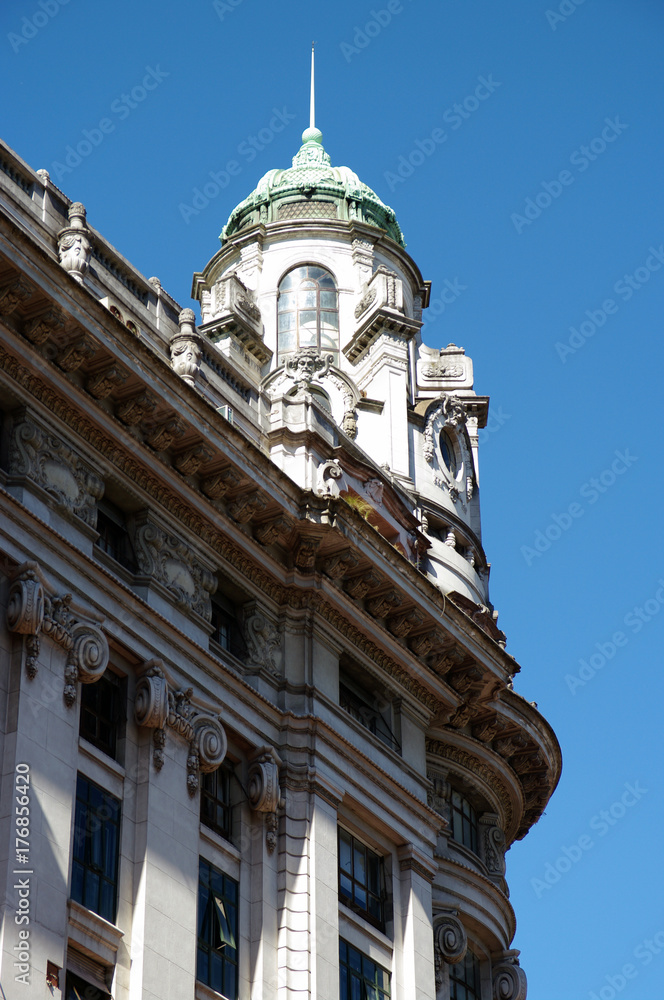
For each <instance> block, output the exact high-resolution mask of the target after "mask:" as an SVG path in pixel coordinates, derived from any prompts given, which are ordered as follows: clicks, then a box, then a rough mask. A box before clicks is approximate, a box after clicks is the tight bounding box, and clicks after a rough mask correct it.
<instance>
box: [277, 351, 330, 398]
mask: <svg viewBox="0 0 664 1000" xmlns="http://www.w3.org/2000/svg"><path fill="white" fill-rule="evenodd" d="M333 360H334V359H333V357H332V355H331V354H326V355H325V356H321V355H320V354H319V353H318V351H317V350H316V348H315V347H305V348H303V349H302V350H301V351H297V353H295V354H292V355H291V356H290V357H289V358H287V360H286V372H287V373H288V374H289V375H290V376H291V378H292V379H293V381H294V382H295V384H296V385H297V386H299V387H300V388H304V387H306V386H308V385H310V384H311V382H312V381H313V380H314V379H321V378H324V376H325V375H327V373H328V372H329V370H330V365H331V364H332V361H333Z"/></svg>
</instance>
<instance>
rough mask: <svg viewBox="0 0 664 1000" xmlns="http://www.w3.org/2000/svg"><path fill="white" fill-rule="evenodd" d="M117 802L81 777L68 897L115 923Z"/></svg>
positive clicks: (117, 835)
mask: <svg viewBox="0 0 664 1000" xmlns="http://www.w3.org/2000/svg"><path fill="white" fill-rule="evenodd" d="M119 847H120V802H119V801H118V799H116V798H115V797H114V796H113V795H109V794H108V792H105V791H104V789H103V788H100V787H99V785H95V784H94V783H93V782H92V781H90V780H89V779H88V778H84V777H83V775H82V774H79V775H78V779H77V781H76V815H75V818H74V856H73V861H72V878H71V897H72V899H74V900H75V901H76V902H77V903H81V904H82V905H83V906H86V907H87V908H88V910H92V911H93V912H94V913H98V914H99V916H100V917H104V918H105V919H106V920H109V921H110V922H111V923H112V924H113V923H115V915H116V906H117V895H118V856H119Z"/></svg>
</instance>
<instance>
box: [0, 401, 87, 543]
mask: <svg viewBox="0 0 664 1000" xmlns="http://www.w3.org/2000/svg"><path fill="white" fill-rule="evenodd" d="M9 474H10V476H16V477H17V478H25V479H28V480H30V482H33V483H35V484H36V485H37V486H39V487H40V488H41V489H42V490H44V491H45V492H46V493H48V494H49V496H50V497H52V498H53V500H54V501H55V504H56V509H58V510H60V511H61V512H62V513H65V514H68V515H71V514H73V515H75V516H76V517H79V518H80V519H81V520H82V521H84V522H85V523H86V524H88V525H89V526H90V527H91V528H94V527H95V525H96V523H97V507H96V502H97V500H99V499H100V498H101V497H102V496H103V495H104V482H103V480H102V479H101V478H100V477H99V476H98V475H97V474H96V472H95V470H94V469H93V468H92V466H90V465H88V463H87V462H84V461H83V459H82V458H81V457H80V455H79V454H78V453H77V452H76V451H74V449H73V448H71V447H70V446H69V445H68V444H67V443H66V442H65V441H63V439H62V438H60V437H58V436H57V435H56V434H53V433H51V431H50V430H47V429H46V428H45V427H43V426H42V425H41V424H40V423H38V422H37V421H36V420H35V419H34V418H33V417H32V416H30V415H28V413H27V411H26V410H21V411H19V413H18V414H16V415H15V416H14V419H13V422H12V429H11V440H10V445H9Z"/></svg>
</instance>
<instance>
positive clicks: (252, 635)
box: [242, 605, 281, 676]
mask: <svg viewBox="0 0 664 1000" xmlns="http://www.w3.org/2000/svg"><path fill="white" fill-rule="evenodd" d="M242 635H243V638H244V641H245V643H246V646H247V667H248V668H249V670H259V669H261V668H262V667H265V669H267V670H269V671H270V673H271V674H275V675H276V676H279V675H280V663H281V655H280V646H281V636H280V635H279V630H278V629H277V628H276V626H275V625H274V624H273V622H271V621H270V620H269V619H268V618H267V617H266V615H264V614H263V613H262V611H260V610H259V609H258V608H257V607H256V606H255V605H252V606H250V607H249V608H248V609H247V610H246V611H245V614H244V619H243V623H242Z"/></svg>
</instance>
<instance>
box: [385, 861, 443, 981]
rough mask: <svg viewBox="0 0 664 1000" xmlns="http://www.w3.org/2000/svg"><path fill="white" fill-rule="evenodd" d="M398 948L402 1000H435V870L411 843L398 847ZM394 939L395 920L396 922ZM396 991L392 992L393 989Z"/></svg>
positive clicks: (435, 867)
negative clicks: (433, 924) (432, 908)
mask: <svg viewBox="0 0 664 1000" xmlns="http://www.w3.org/2000/svg"><path fill="white" fill-rule="evenodd" d="M397 853H398V858H399V869H400V883H401V886H400V889H401V891H400V903H401V906H400V919H401V945H402V946H401V949H399V948H396V949H395V952H396V957H397V963H396V969H395V972H396V975H397V980H398V981H399V982H400V984H401V988H400V989H399V995H400V996H402V997H403V998H404V1000H435V996H436V986H435V981H434V976H433V964H434V954H433V940H432V937H431V883H432V882H433V879H434V877H435V875H436V873H437V871H438V867H437V865H436V864H435V862H434V861H433V859H432V858H429V857H428V856H427V855H425V854H423V853H422V852H421V851H418V850H417V849H416V848H415V847H414V846H413V845H412V844H407V845H405V846H404V847H401V848H399V851H398V852H397ZM395 936H396V921H395ZM392 992H393V993H395V992H396V990H395V989H393V990H392Z"/></svg>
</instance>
